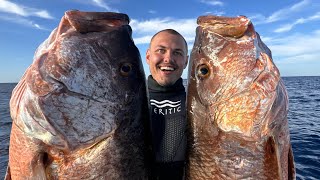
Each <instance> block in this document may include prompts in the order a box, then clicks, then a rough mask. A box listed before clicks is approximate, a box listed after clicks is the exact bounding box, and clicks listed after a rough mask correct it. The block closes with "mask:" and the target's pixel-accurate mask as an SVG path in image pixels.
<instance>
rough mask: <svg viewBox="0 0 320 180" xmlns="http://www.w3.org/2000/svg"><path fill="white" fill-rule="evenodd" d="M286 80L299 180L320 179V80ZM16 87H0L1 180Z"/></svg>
mask: <svg viewBox="0 0 320 180" xmlns="http://www.w3.org/2000/svg"><path fill="white" fill-rule="evenodd" d="M282 79H283V80H284V83H285V85H286V88H287V91H288V94H289V114H288V121H289V128H290V135H291V144H292V148H293V153H294V159H295V165H296V171H297V179H302V180H309V179H310V180H316V179H320V76H310V77H283V78H282ZM184 83H186V81H184ZM15 85H16V84H5V83H3V84H1V83H0V148H1V149H0V156H1V157H0V179H3V178H4V175H5V172H6V168H7V163H8V149H9V148H8V146H9V136H10V131H11V118H10V112H9V100H10V96H11V92H12V89H13V88H14V87H15Z"/></svg>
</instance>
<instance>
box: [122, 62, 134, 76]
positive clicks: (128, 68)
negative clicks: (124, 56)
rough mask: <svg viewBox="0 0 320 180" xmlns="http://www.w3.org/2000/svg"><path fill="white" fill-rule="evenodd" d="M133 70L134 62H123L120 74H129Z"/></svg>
mask: <svg viewBox="0 0 320 180" xmlns="http://www.w3.org/2000/svg"><path fill="white" fill-rule="evenodd" d="M131 71H132V64H130V63H123V64H122V65H121V67H120V74H121V75H122V76H128V75H129V73H130V72H131Z"/></svg>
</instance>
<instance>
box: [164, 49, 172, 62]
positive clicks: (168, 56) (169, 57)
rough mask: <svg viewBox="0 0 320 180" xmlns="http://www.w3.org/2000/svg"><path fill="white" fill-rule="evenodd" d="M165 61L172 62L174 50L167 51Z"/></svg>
mask: <svg viewBox="0 0 320 180" xmlns="http://www.w3.org/2000/svg"><path fill="white" fill-rule="evenodd" d="M163 60H164V62H166V63H169V62H171V61H173V54H172V52H170V51H168V52H166V53H165V55H164V59H163Z"/></svg>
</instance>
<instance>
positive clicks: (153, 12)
mask: <svg viewBox="0 0 320 180" xmlns="http://www.w3.org/2000/svg"><path fill="white" fill-rule="evenodd" d="M148 13H150V14H156V13H157V11H155V10H152V9H151V10H149V11H148Z"/></svg>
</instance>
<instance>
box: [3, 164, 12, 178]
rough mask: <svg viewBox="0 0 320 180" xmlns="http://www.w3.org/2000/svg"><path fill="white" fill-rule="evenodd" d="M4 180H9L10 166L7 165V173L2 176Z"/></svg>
mask: <svg viewBox="0 0 320 180" xmlns="http://www.w3.org/2000/svg"><path fill="white" fill-rule="evenodd" d="M4 180H11V173H10V165H9V164H8V166H7V172H6V175H5V176H4Z"/></svg>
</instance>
